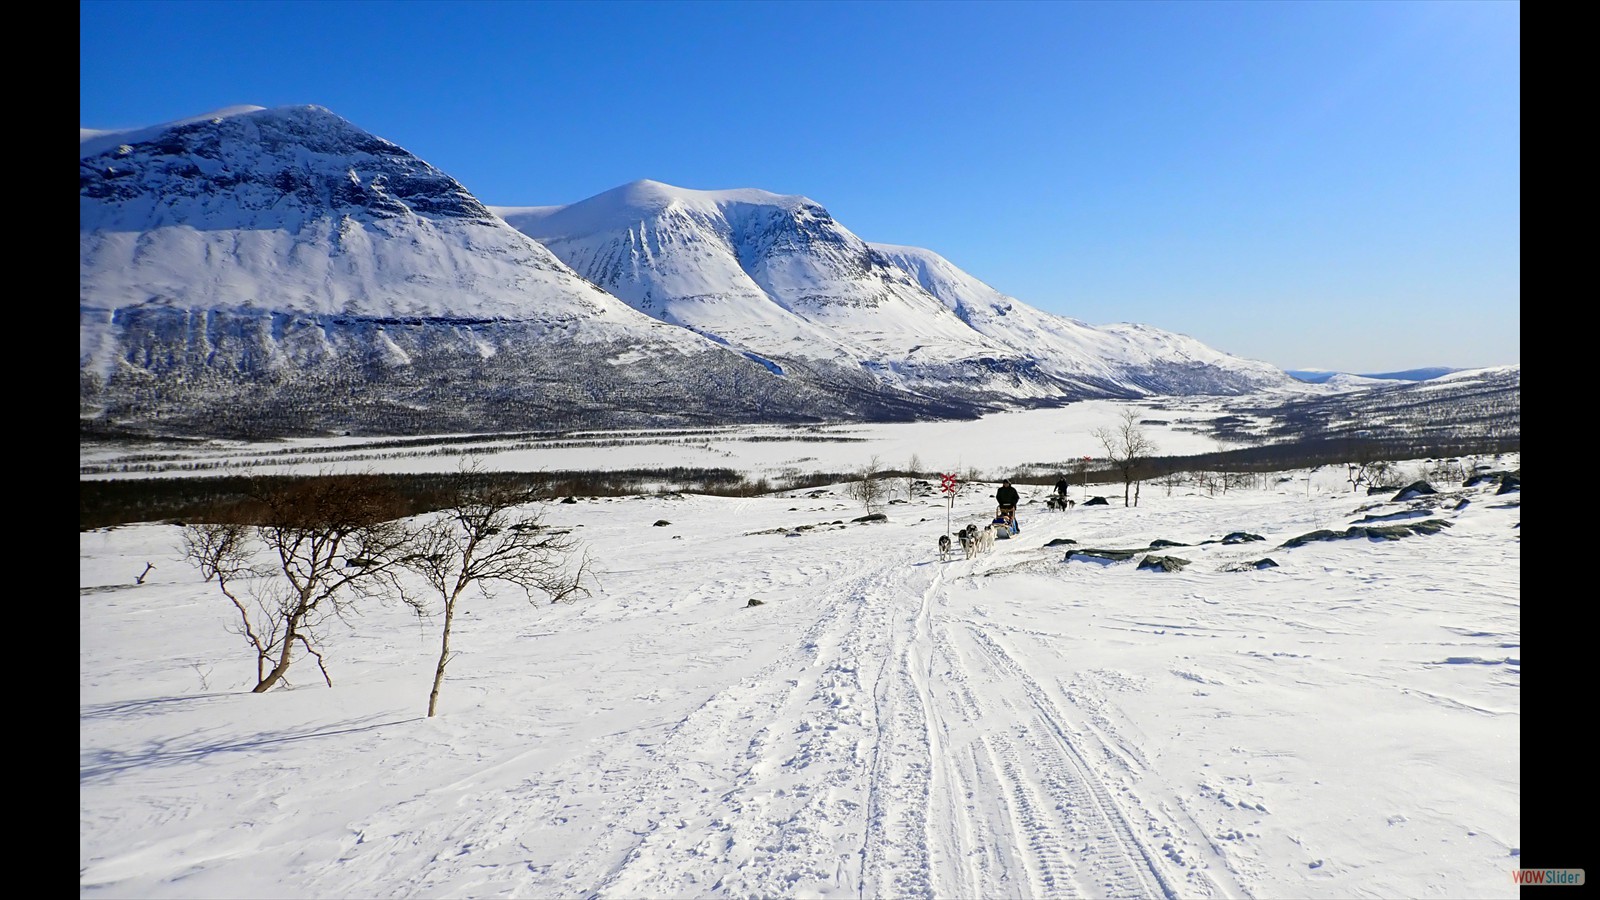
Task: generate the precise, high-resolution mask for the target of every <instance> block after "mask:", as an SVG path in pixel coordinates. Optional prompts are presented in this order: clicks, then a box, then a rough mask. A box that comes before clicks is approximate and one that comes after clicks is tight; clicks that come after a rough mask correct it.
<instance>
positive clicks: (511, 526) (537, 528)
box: [408, 465, 590, 717]
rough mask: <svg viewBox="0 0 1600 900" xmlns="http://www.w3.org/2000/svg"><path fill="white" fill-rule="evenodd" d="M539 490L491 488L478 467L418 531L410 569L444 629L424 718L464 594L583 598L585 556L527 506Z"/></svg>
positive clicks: (434, 702) (433, 702) (435, 698)
mask: <svg viewBox="0 0 1600 900" xmlns="http://www.w3.org/2000/svg"><path fill="white" fill-rule="evenodd" d="M537 493H538V491H537V488H534V487H527V486H521V485H514V484H510V483H507V482H503V481H502V482H496V481H494V480H491V479H490V478H489V477H488V476H486V475H485V474H484V473H483V472H482V471H481V470H480V469H479V468H478V467H477V466H475V465H469V466H466V467H464V468H463V470H462V482H461V486H460V488H459V490H458V493H457V494H456V496H455V499H454V501H453V502H452V504H451V505H450V507H449V508H447V509H445V510H443V511H441V512H439V513H436V514H435V515H433V516H432V517H431V518H430V519H429V520H428V521H427V523H426V524H425V525H424V527H423V529H422V531H421V534H420V536H419V539H418V544H417V552H415V553H413V554H411V556H410V557H409V563H408V565H409V567H410V568H411V569H412V570H413V571H415V572H417V573H418V574H420V575H421V576H422V577H423V579H424V580H425V581H427V583H428V585H429V586H430V587H431V588H433V590H434V591H436V592H437V593H438V595H439V598H440V601H441V602H442V604H443V611H444V629H443V635H442V636H441V638H440V643H439V662H438V664H437V665H436V666H435V667H434V672H433V688H432V690H431V691H430V692H429V693H428V715H429V716H430V717H431V716H433V715H434V714H435V713H436V712H437V711H438V708H439V691H440V688H441V686H442V685H443V684H444V671H445V666H447V665H449V663H450V660H451V659H453V658H454V655H453V653H452V651H451V649H450V637H451V630H452V627H453V624H454V621H455V614H456V609H457V608H458V606H459V604H460V603H461V601H462V599H463V597H465V596H466V595H467V594H468V592H469V590H471V589H476V590H477V591H478V593H480V594H482V595H483V596H484V597H492V596H493V589H494V587H495V585H496V584H502V585H510V586H512V587H515V588H517V589H520V590H521V591H522V592H523V594H524V596H526V597H527V599H528V600H529V601H530V602H531V601H532V600H533V598H534V595H535V593H538V594H542V595H544V596H546V597H549V598H550V601H551V602H552V603H555V602H560V601H562V600H572V599H576V598H577V597H579V596H585V595H587V594H588V592H589V591H588V586H587V582H588V580H589V573H590V561H589V557H588V555H587V554H586V553H585V554H579V553H578V543H577V541H576V539H574V538H572V537H570V536H569V535H568V534H567V532H565V531H553V530H551V529H548V528H546V527H545V526H544V524H543V522H542V517H541V515H540V513H539V512H538V511H537V509H536V508H533V507H532V504H534V503H535V502H537V500H538V499H539V498H538V496H537Z"/></svg>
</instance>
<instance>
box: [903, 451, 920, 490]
mask: <svg viewBox="0 0 1600 900" xmlns="http://www.w3.org/2000/svg"><path fill="white" fill-rule="evenodd" d="M921 477H922V457H920V456H918V455H917V454H915V453H913V454H911V461H910V462H908V463H906V477H905V485H906V499H907V500H910V499H911V489H912V487H914V486H915V485H916V483H917V479H918V478H921Z"/></svg>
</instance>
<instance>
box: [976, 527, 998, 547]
mask: <svg viewBox="0 0 1600 900" xmlns="http://www.w3.org/2000/svg"><path fill="white" fill-rule="evenodd" d="M972 527H973V528H974V529H975V530H976V533H977V535H978V552H979V553H986V552H988V551H990V550H993V549H994V526H993V525H985V526H983V527H982V528H978V526H976V525H974V526H972Z"/></svg>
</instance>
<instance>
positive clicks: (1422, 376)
mask: <svg viewBox="0 0 1600 900" xmlns="http://www.w3.org/2000/svg"><path fill="white" fill-rule="evenodd" d="M1285 371H1286V372H1288V373H1289V376H1290V377H1291V378H1293V379H1295V380H1296V381H1304V382H1305V383H1307V384H1323V383H1325V382H1327V381H1328V379H1330V378H1333V377H1335V376H1337V375H1350V376H1354V377H1356V378H1371V379H1373V380H1374V381H1427V380H1429V379H1432V378H1438V377H1439V376H1441V375H1449V374H1450V373H1452V372H1465V371H1467V370H1466V369H1449V368H1445V367H1444V366H1431V367H1428V368H1424V369H1407V370H1405V371H1404V372H1327V371H1323V370H1322V369H1286V370H1285Z"/></svg>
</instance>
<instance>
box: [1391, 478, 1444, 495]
mask: <svg viewBox="0 0 1600 900" xmlns="http://www.w3.org/2000/svg"><path fill="white" fill-rule="evenodd" d="M1437 493H1439V492H1438V491H1437V490H1434V487H1433V485H1431V484H1429V483H1427V482H1426V481H1413V482H1412V483H1410V484H1408V485H1406V486H1405V487H1403V488H1401V489H1400V493H1398V494H1395V495H1394V499H1396V500H1414V499H1416V498H1417V497H1421V496H1423V495H1424V494H1437Z"/></svg>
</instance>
